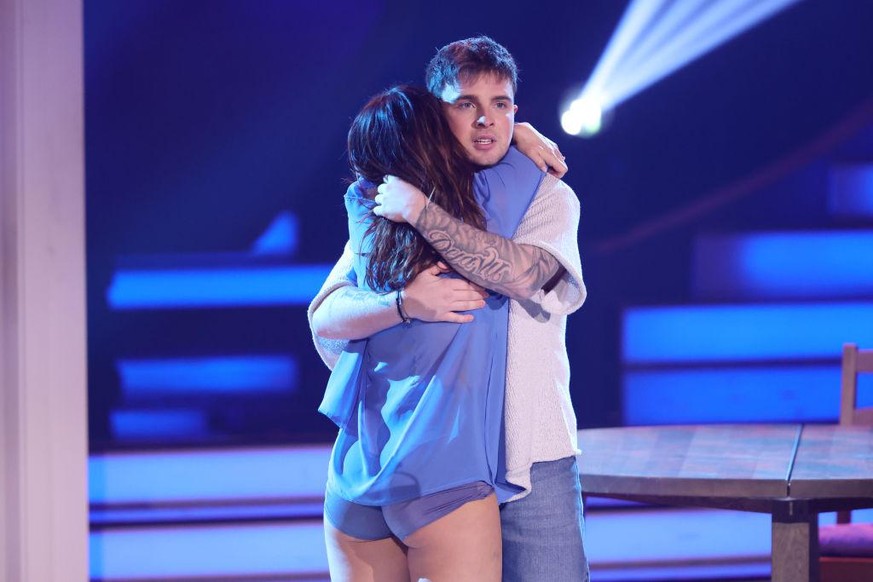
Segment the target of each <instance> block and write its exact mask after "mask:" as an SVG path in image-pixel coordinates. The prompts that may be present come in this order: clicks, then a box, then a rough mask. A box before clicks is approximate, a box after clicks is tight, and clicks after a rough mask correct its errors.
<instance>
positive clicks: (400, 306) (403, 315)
mask: <svg viewBox="0 0 873 582" xmlns="http://www.w3.org/2000/svg"><path fill="white" fill-rule="evenodd" d="M400 292H401V290H400V289H398V290H397V294H396V295H395V296H394V303H395V305H397V314H398V315H399V316H400V319H401V321H403V323H404V324H406V325H409V324H410V323H412V319H410V318H409V316H408V315H406V313H404V312H403V295H401V294H400Z"/></svg>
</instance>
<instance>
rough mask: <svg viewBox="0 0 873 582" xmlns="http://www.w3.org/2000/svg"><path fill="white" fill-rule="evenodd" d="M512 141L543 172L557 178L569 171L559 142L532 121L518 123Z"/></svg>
mask: <svg viewBox="0 0 873 582" xmlns="http://www.w3.org/2000/svg"><path fill="white" fill-rule="evenodd" d="M512 141H513V142H514V143H515V147H517V148H518V151H520V152H521V153H523V154H524V155H526V156H527V157H529V158H530V159H531V160H533V163H535V164H536V165H537V167H539V169H540V170H542V171H543V172H548V173H549V174H551V175H553V176H554V177H556V178H561V177H563V176H564V174H566V173H567V164H566V162H564V155H563V154H562V153H561V150H560V148H558V144H556V143H555V142H553V141H552V140H550V139H549V138H547V137H546V136H544V135H543V134H541V133H540V132H538V131H537V130H536V129H534V127H533V126H532V125H531V124H530V123H516V124H515V131H514V132H513V137H512Z"/></svg>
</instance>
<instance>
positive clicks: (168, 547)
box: [89, 520, 327, 580]
mask: <svg viewBox="0 0 873 582" xmlns="http://www.w3.org/2000/svg"><path fill="white" fill-rule="evenodd" d="M323 531H324V530H323V526H322V523H321V520H319V521H310V522H294V523H291V524H255V525H234V526H216V525H213V526H209V527H206V526H194V527H191V526H188V527H179V526H176V527H172V528H167V527H149V528H142V529H107V530H102V531H96V532H92V533H91V535H90V548H89V549H90V574H91V578H92V579H101V580H102V579H109V580H112V579H124V580H146V579H177V578H195V577H196V578H202V579H204V580H208V579H218V578H220V579H223V580H224V579H229V578H230V577H233V576H237V577H239V578H238V579H246V577H251V578H254V577H258V576H265V575H270V574H273V575H281V576H288V577H293V578H294V580H305V578H298V577H297V576H298V575H300V574H310V575H312V576H313V579H317V578H316V576H317V575H318V574H319V573H322V574H323V575H322V576H321V577H320V578H321V579H325V578H326V575H327V556H326V554H325V550H324V537H323V536H324V533H323Z"/></svg>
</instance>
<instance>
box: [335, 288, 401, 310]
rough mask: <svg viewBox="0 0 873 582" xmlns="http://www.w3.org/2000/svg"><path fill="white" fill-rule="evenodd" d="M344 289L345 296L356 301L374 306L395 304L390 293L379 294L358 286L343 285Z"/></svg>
mask: <svg viewBox="0 0 873 582" xmlns="http://www.w3.org/2000/svg"><path fill="white" fill-rule="evenodd" d="M342 289H343V294H344V297H345V298H346V299H348V300H349V301H351V302H354V303H363V304H366V305H372V306H373V307H391V306H393V305H394V304H393V299H392V298H391V296H390V294H387V295H383V294H378V293H374V292H373V291H369V290H367V289H359V288H358V287H343V288H342Z"/></svg>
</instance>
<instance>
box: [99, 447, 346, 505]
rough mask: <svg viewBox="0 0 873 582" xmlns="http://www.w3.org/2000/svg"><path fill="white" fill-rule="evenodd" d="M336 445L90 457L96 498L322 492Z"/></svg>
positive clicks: (127, 500)
mask: <svg viewBox="0 0 873 582" xmlns="http://www.w3.org/2000/svg"><path fill="white" fill-rule="evenodd" d="M329 456H330V447H329V446H327V445H322V446H300V447H284V448H256V449H252V448H248V449H232V450H217V451H212V450H180V451H161V452H148V451H141V452H131V453H121V452H118V453H106V454H102V455H92V456H91V457H90V459H89V461H88V474H89V481H88V487H89V501H90V503H92V504H99V505H112V504H139V505H143V504H149V505H153V504H162V503H164V504H166V503H178V502H181V501H192V500H196V501H198V502H209V501H217V500H221V501H230V502H233V501H240V500H249V499H288V498H301V497H303V498H310V499H312V498H319V497H320V496H321V495H323V494H324V480H325V475H326V474H327V462H328V457H329Z"/></svg>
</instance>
